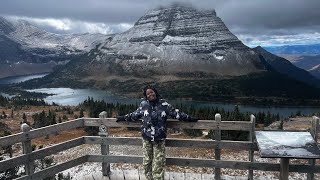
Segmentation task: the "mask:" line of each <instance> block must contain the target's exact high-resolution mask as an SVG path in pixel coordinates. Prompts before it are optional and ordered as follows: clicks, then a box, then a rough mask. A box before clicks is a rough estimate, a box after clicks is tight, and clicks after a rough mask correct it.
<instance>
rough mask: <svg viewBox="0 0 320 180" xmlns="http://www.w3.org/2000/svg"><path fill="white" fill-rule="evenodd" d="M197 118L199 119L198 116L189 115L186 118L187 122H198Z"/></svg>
mask: <svg viewBox="0 0 320 180" xmlns="http://www.w3.org/2000/svg"><path fill="white" fill-rule="evenodd" d="M198 120H199V119H198V118H195V117H189V118H188V121H189V122H198Z"/></svg>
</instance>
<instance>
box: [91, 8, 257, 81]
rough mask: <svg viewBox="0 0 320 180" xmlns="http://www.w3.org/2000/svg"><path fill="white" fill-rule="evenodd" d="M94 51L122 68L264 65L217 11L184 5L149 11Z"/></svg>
mask: <svg viewBox="0 0 320 180" xmlns="http://www.w3.org/2000/svg"><path fill="white" fill-rule="evenodd" d="M92 53H94V57H93V59H92V62H93V63H104V64H105V66H108V65H110V64H113V65H116V66H117V68H118V69H119V70H120V72H119V74H121V73H122V72H127V73H134V74H136V75H144V74H145V73H148V72H149V73H150V74H151V73H152V74H153V75H159V74H160V75H174V74H177V73H185V72H187V73H190V72H197V71H201V72H205V73H208V74H213V75H232V76H237V75H243V74H248V73H252V72H258V71H260V70H262V69H263V65H262V64H261V63H260V62H259V58H258V56H257V55H256V54H255V52H254V51H252V50H251V49H249V48H248V47H246V46H245V45H243V44H242V43H241V41H239V39H237V37H236V36H234V35H233V34H232V33H231V32H230V31H229V30H228V29H227V27H226V26H225V25H224V23H223V22H222V21H221V19H220V18H219V17H217V16H216V13H215V12H214V11H197V10H196V9H193V8H189V7H181V6H178V7H168V8H162V9H156V10H151V11H149V12H147V13H146V14H145V15H144V16H142V17H141V18H140V19H139V20H138V21H137V22H136V23H135V25H134V27H133V28H131V29H129V30H128V31H126V32H124V33H121V34H117V35H116V36H115V37H114V38H112V39H110V41H108V42H106V43H105V44H104V45H103V46H101V47H100V48H99V49H96V51H94V52H92Z"/></svg>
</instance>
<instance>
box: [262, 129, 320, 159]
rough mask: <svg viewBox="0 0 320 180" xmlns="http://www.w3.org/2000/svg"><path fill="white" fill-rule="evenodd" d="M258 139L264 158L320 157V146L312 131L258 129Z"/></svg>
mask: <svg viewBox="0 0 320 180" xmlns="http://www.w3.org/2000/svg"><path fill="white" fill-rule="evenodd" d="M256 139H257V143H258V147H259V151H260V156H261V157H263V158H302V159H318V158H320V150H319V147H318V146H317V144H316V142H315V141H314V139H313V137H312V136H311V134H310V132H301V131H256Z"/></svg>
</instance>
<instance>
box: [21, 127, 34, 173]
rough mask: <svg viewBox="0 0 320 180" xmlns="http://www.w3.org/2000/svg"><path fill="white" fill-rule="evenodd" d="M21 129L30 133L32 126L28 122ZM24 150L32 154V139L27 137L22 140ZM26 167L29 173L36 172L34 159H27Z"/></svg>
mask: <svg viewBox="0 0 320 180" xmlns="http://www.w3.org/2000/svg"><path fill="white" fill-rule="evenodd" d="M21 130H22V132H23V133H25V134H26V133H28V132H29V131H30V126H29V125H28V124H26V123H23V124H22V125H21ZM22 152H23V154H30V153H31V152H32V145H31V140H30V139H26V140H25V141H22ZM24 165H25V166H24V169H25V172H26V174H27V175H31V174H33V172H34V162H33V161H32V160H29V161H26V162H25V164H24Z"/></svg>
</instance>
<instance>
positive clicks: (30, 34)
mask: <svg viewBox="0 0 320 180" xmlns="http://www.w3.org/2000/svg"><path fill="white" fill-rule="evenodd" d="M14 26H15V29H16V30H15V31H14V32H12V33H11V34H10V36H11V37H12V38H13V39H15V40H16V41H18V42H23V43H24V44H22V45H25V46H26V48H46V49H51V50H54V51H56V52H59V53H62V52H64V51H66V52H65V53H76V52H78V53H79V52H82V51H89V50H90V49H92V48H94V47H95V46H96V45H97V44H99V43H101V42H102V41H104V40H105V39H107V38H108V36H106V35H103V34H89V33H86V34H54V33H49V32H46V31H44V30H41V29H39V28H38V27H36V26H34V25H32V24H30V23H29V22H27V21H24V20H19V21H18V22H16V23H15V24H14ZM68 50H69V51H68Z"/></svg>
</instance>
